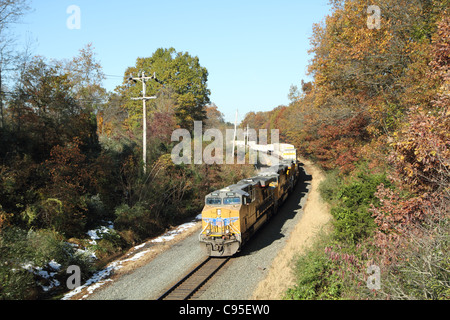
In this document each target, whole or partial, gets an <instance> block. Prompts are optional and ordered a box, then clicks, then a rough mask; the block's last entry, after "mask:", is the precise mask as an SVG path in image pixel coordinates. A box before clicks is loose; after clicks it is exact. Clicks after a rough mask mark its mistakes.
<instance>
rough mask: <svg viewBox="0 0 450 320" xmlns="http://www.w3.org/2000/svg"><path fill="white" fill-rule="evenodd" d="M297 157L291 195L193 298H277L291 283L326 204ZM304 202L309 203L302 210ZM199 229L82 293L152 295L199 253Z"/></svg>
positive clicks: (312, 171) (311, 170) (314, 173)
mask: <svg viewBox="0 0 450 320" xmlns="http://www.w3.org/2000/svg"><path fill="white" fill-rule="evenodd" d="M302 161H303V164H304V166H303V168H304V170H303V171H301V176H300V180H299V183H298V184H297V186H296V188H295V190H294V192H293V193H292V194H291V196H290V197H289V198H288V199H287V201H286V202H285V203H284V204H283V206H282V207H281V208H280V209H279V211H278V213H277V214H276V215H275V216H274V217H273V218H272V219H271V220H270V221H269V223H267V224H266V225H265V226H263V227H262V229H260V230H259V231H258V232H257V233H256V234H255V235H254V236H253V238H252V239H251V240H250V241H249V242H248V243H247V244H246V245H245V246H244V247H243V249H242V251H241V252H240V253H239V254H238V255H237V256H236V257H234V258H233V259H231V260H230V261H229V262H228V263H227V265H226V266H225V267H224V268H223V269H221V270H220V271H219V274H218V276H217V277H215V278H214V279H213V281H211V282H210V283H208V284H207V287H206V290H205V292H204V293H203V294H202V295H201V296H199V297H198V299H202V300H210V299H221V300H231V299H241V300H250V299H280V298H281V297H282V293H283V292H284V291H285V290H286V289H287V288H288V287H289V286H290V285H291V284H292V281H293V276H292V269H291V265H292V264H291V261H292V258H293V257H294V255H295V253H297V252H299V251H300V250H302V248H303V246H304V245H305V244H308V243H310V242H311V241H310V240H311V239H312V238H313V235H314V233H315V232H316V231H317V230H318V229H319V228H320V227H321V226H322V225H324V224H325V223H326V221H328V216H327V215H326V214H325V213H324V212H325V211H324V210H325V209H326V208H325V207H323V203H321V201H320V197H318V190H317V185H318V183H319V181H320V179H321V175H320V172H319V171H318V170H317V169H316V168H315V167H314V166H313V165H312V164H311V163H309V162H308V161H306V160H302ZM316 178H317V181H316ZM311 189H313V190H311ZM311 191H313V192H311ZM307 198H308V201H307ZM310 199H311V200H310ZM305 206H306V208H307V209H308V208H309V211H308V212H306V213H305ZM319 211H320V212H319ZM199 229H200V225H198V227H196V228H194V229H193V230H192V231H191V233H190V234H189V235H187V236H186V237H184V238H183V239H180V240H177V241H174V242H172V243H171V242H168V243H167V244H165V246H166V247H165V248H164V250H161V252H159V253H158V254H157V255H155V256H154V257H152V258H151V259H148V262H146V263H145V264H140V265H138V266H136V267H135V268H131V269H130V270H129V271H127V272H125V273H124V274H121V275H120V276H115V277H114V279H113V281H111V282H109V283H108V284H107V285H105V286H102V287H101V288H99V289H98V290H96V291H95V292H94V293H93V294H91V295H90V296H89V297H87V298H88V299H95V300H122V299H125V300H129V299H131V300H147V299H150V300H153V299H157V298H158V297H159V296H160V295H162V294H163V293H164V292H165V290H166V289H168V287H169V286H170V285H171V284H174V283H175V282H176V281H177V280H179V279H180V278H181V277H182V276H183V275H184V274H186V272H188V271H189V270H190V269H192V268H193V267H194V266H195V265H196V264H198V263H199V262H200V261H201V260H202V259H204V257H205V255H204V253H203V251H202V249H201V248H200V246H199V244H198V232H199V231H200V230H199Z"/></svg>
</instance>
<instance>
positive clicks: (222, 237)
mask: <svg viewBox="0 0 450 320" xmlns="http://www.w3.org/2000/svg"><path fill="white" fill-rule="evenodd" d="M298 177H299V168H298V162H297V161H292V162H290V161H289V162H287V163H284V164H280V165H277V166H272V167H270V168H268V169H266V170H265V171H263V172H261V173H260V174H259V175H258V176H255V177H251V178H248V179H243V180H241V181H239V182H237V183H236V184H233V185H230V186H228V187H225V188H223V189H220V190H217V191H213V192H211V193H209V194H208V195H207V196H206V197H205V207H204V208H203V211H202V231H201V232H200V234H199V241H200V244H201V245H202V246H203V247H204V249H205V250H206V253H207V255H209V256H215V257H217V256H232V255H234V254H235V253H236V252H238V251H239V250H240V248H241V246H242V245H243V244H244V243H245V242H246V241H247V240H248V239H249V238H250V237H251V236H252V235H253V233H254V232H255V231H256V230H258V229H259V228H260V227H261V226H262V225H263V224H264V222H266V221H267V220H268V219H269V218H270V217H271V216H272V215H273V214H274V213H276V212H277V210H278V206H279V205H280V204H281V203H283V202H284V201H285V200H286V198H287V197H288V195H289V193H290V192H291V191H292V190H293V188H294V186H295V184H296V183H297V180H298Z"/></svg>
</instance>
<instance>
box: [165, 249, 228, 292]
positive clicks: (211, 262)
mask: <svg viewBox="0 0 450 320" xmlns="http://www.w3.org/2000/svg"><path fill="white" fill-rule="evenodd" d="M229 260H230V257H228V258H212V257H207V258H206V259H205V260H204V261H203V262H201V263H200V264H199V265H198V266H197V267H195V268H194V269H193V270H192V271H190V272H189V273H188V274H187V275H186V276H184V277H183V278H182V279H181V280H180V281H178V282H177V283H176V284H175V285H174V286H173V287H171V288H170V289H169V290H167V291H166V292H165V293H164V294H163V295H162V296H161V297H159V298H158V300H188V299H191V298H192V297H193V296H194V294H195V293H197V292H198V290H199V289H200V288H201V287H203V286H204V285H205V284H206V283H207V282H208V281H209V280H210V279H211V278H212V277H213V276H214V274H216V272H217V271H219V269H220V268H222V267H223V266H224V265H225V264H226V263H227V262H228V261H229Z"/></svg>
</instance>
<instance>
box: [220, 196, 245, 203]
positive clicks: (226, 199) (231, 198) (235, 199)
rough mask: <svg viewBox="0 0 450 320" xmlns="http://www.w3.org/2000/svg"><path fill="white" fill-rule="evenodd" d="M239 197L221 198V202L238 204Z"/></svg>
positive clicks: (239, 201)
mask: <svg viewBox="0 0 450 320" xmlns="http://www.w3.org/2000/svg"><path fill="white" fill-rule="evenodd" d="M240 203H241V198H239V197H228V198H225V199H223V204H240Z"/></svg>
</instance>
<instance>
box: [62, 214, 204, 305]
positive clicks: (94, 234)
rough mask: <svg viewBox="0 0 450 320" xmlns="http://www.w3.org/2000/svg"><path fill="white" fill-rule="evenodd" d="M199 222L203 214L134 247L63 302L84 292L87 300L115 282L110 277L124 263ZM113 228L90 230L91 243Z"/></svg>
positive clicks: (72, 291)
mask: <svg viewBox="0 0 450 320" xmlns="http://www.w3.org/2000/svg"><path fill="white" fill-rule="evenodd" d="M198 220H201V214H199V215H197V216H196V217H195V219H194V220H193V221H191V222H187V223H184V224H182V225H179V226H178V227H176V228H175V229H173V230H170V231H168V232H166V233H165V234H163V235H161V236H159V237H157V238H155V239H152V240H149V241H147V242H145V243H142V244H139V245H137V246H134V247H133V248H132V249H131V252H130V253H129V254H128V255H127V256H126V257H125V259H124V258H122V260H117V261H113V262H111V263H110V264H108V265H107V266H106V268H105V269H103V270H100V271H98V272H96V273H95V274H94V275H93V276H92V277H91V278H90V279H89V280H87V281H86V283H84V284H83V285H81V286H79V287H77V288H75V289H73V290H71V291H70V292H68V293H67V294H66V295H64V297H63V298H62V300H69V299H71V298H72V297H74V296H75V295H77V294H79V293H81V292H84V290H86V291H87V294H85V295H83V296H82V298H81V299H86V298H87V297H88V296H89V295H90V294H92V293H93V292H94V291H95V290H97V289H98V288H100V287H101V286H103V285H104V284H106V283H107V282H110V281H113V280H112V279H109V277H110V276H111V275H112V274H113V273H114V271H117V270H119V269H121V268H122V267H123V264H124V263H126V262H129V261H136V260H139V259H141V258H142V257H143V256H145V255H146V254H147V253H149V252H151V251H152V249H151V248H150V249H146V250H141V249H142V248H144V247H145V246H146V245H151V244H152V243H161V242H166V241H171V240H173V239H175V237H176V236H177V235H179V234H182V233H184V232H186V231H187V230H189V229H190V228H193V227H194V226H195V225H196V223H197V221H198ZM112 228H113V227H112V226H111V225H110V226H108V227H101V228H99V229H95V230H90V231H89V232H88V235H89V236H90V238H91V241H94V242H95V240H98V239H101V234H102V233H106V232H110V230H111V229H112Z"/></svg>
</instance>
